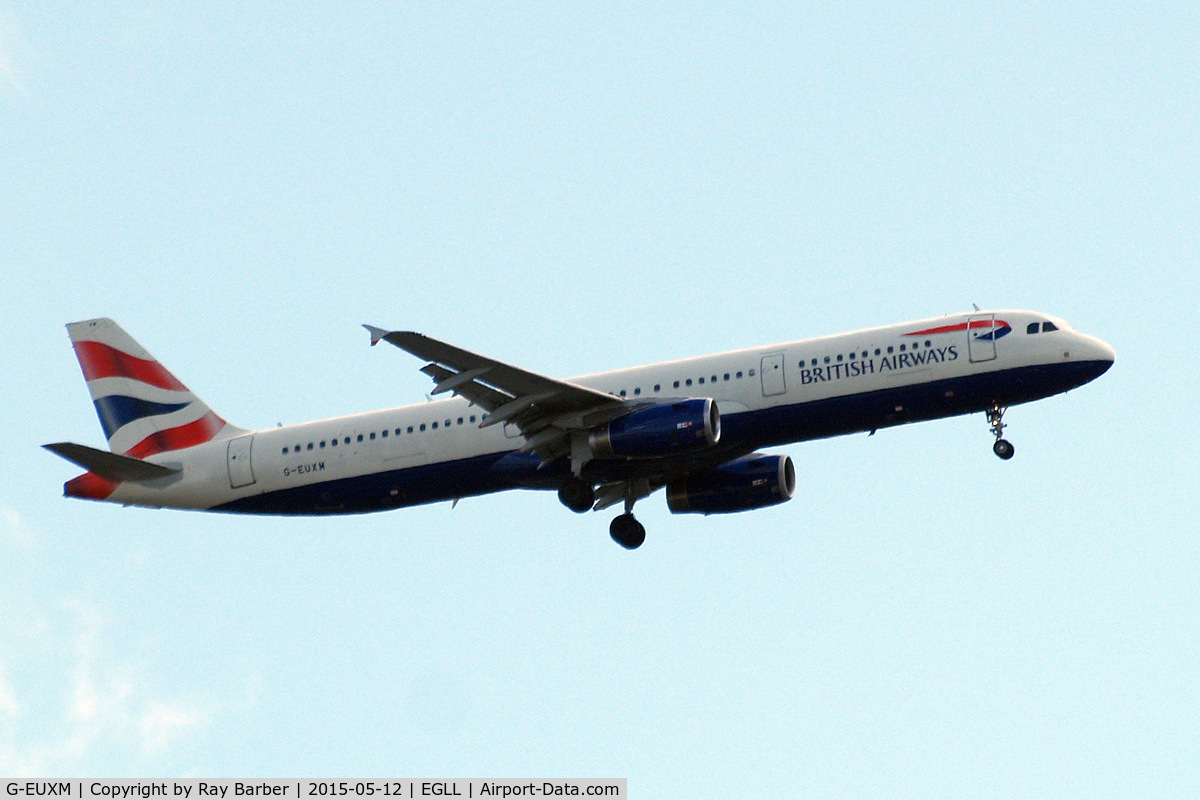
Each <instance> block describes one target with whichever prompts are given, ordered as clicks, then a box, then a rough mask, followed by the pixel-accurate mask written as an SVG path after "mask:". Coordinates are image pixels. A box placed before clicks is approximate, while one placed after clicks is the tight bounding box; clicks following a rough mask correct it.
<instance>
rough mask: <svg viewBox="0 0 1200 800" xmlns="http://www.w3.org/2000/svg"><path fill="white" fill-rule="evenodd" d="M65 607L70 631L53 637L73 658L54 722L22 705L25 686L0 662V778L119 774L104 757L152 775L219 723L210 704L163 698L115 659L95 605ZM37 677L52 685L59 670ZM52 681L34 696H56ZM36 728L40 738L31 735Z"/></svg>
mask: <svg viewBox="0 0 1200 800" xmlns="http://www.w3.org/2000/svg"><path fill="white" fill-rule="evenodd" d="M65 606H66V609H67V610H68V611H69V612H70V617H71V620H72V626H71V629H70V630H69V631H62V632H61V633H60V631H59V630H53V629H52V630H51V631H50V632H49V635H51V636H54V635H61V636H62V639H63V643H64V645H65V647H64V648H63V650H66V651H68V652H70V653H71V662H70V664H69V666H68V668H67V669H66V670H65V671H63V673H62V674H63V676H64V678H65V680H63V681H62V682H61V683H60V684H59V709H60V714H59V717H58V719H57V720H54V721H53V724H50V725H46V724H44V721H42V720H33V719H31V718H30V717H31V712H29V711H27V707H28V706H30V705H32V704H31V703H23V702H22V694H21V693H22V690H23V689H24V688H25V687H22V685H21V684H20V683H19V682H17V683H14V682H13V681H11V680H10V679H9V671H8V670H7V668H6V665H5V664H4V663H3V662H0V773H7V774H15V775H19V776H35V775H53V774H59V775H61V774H68V773H72V774H83V773H85V772H90V773H101V772H108V771H112V769H111V767H109V768H105V767H104V765H103V764H101V763H99V762H98V761H97V759H98V758H104V759H108V758H113V757H118V758H122V759H123V760H124V763H122V764H121V766H122V767H125V768H128V767H129V765H130V764H135V763H140V764H141V765H142V767H141V768H144V769H146V770H151V771H153V770H154V768H155V761H156V759H159V758H160V757H162V756H164V755H166V754H168V753H169V752H170V751H171V750H172V749H173V748H176V747H177V746H179V745H181V744H183V743H185V742H186V741H187V740H188V738H189V737H190V736H193V735H195V734H197V733H198V732H200V731H203V730H204V729H206V728H207V727H208V726H209V725H210V724H211V723H212V719H213V716H214V713H213V711H212V710H211V708H210V706H211V704H206V703H205V702H203V701H202V700H200V699H197V698H195V697H189V698H186V699H183V700H181V699H179V698H178V697H164V696H162V692H160V691H156V688H155V687H153V686H152V685H151V683H150V681H149V680H147V678H146V677H145V676H144V675H143V674H141V673H140V672H137V671H135V670H134V669H133V668H131V667H130V666H129V665H127V664H125V663H122V662H120V661H118V660H116V659H114V658H112V657H110V656H109V655H108V653H107V652H106V651H105V648H104V646H103V645H104V640H103V630H104V627H105V620H104V618H103V616H102V615H101V614H100V612H99V611H98V610H97V609H96V608H95V607H94V606H92V605H90V604H88V603H86V602H83V601H79V600H75V601H71V602H69V603H67V604H65ZM55 627H59V626H55ZM59 652H62V651H61V650H60V651H59ZM35 666H38V667H40V666H41V665H35ZM31 672H33V673H39V675H40V678H41V679H43V681H45V679H46V676H47V675H52V674H53V673H54V672H55V670H52V669H44V670H43V669H40V668H39V669H34V670H31ZM53 683H54V682H53V680H52V679H51V680H50V681H49V686H48V684H47V683H46V682H43V683H41V684H39V685H38V686H36V687H34V691H38V692H42V693H45V692H46V691H53ZM30 730H34V731H38V734H37V735H36V736H30V735H29V731H30Z"/></svg>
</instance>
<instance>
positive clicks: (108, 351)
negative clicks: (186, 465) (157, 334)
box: [67, 319, 242, 459]
mask: <svg viewBox="0 0 1200 800" xmlns="http://www.w3.org/2000/svg"><path fill="white" fill-rule="evenodd" d="M67 332H68V333H69V334H70V336H71V344H72V345H73V346H74V348H75V356H76V357H77V358H78V359H79V366H80V367H81V368H82V369H83V377H84V378H85V379H86V380H87V386H88V392H90V393H91V395H92V403H93V405H95V407H96V414H97V416H99V417H100V426H101V427H102V428H103V429H104V435H105V437H106V438H107V439H108V448H109V450H111V451H112V452H114V453H118V454H120V455H124V456H129V457H131V458H137V459H144V458H146V457H147V456H152V455H157V454H158V453H164V452H167V451H170V450H181V449H183V448H185V447H193V446H195V445H198V444H203V443H204V442H208V441H211V440H212V439H215V438H225V437H228V436H232V435H236V434H237V433H241V432H242V431H241V430H240V429H238V428H236V427H233V426H230V425H229V424H228V423H226V422H225V420H223V419H221V418H220V417H219V416H217V415H216V413H214V412H213V410H212V409H211V408H209V407H208V405H207V404H205V402H204V401H203V400H201V399H200V398H198V397H196V395H194V394H192V392H191V390H189V389H188V388H187V387H186V386H184V385H183V384H182V383H181V382H180V381H179V379H178V378H176V377H175V376H174V375H172V374H171V373H170V372H169V371H168V370H167V369H166V368H165V367H163V365H162V364H160V363H158V361H156V360H155V359H154V357H153V356H152V355H150V354H149V353H148V352H146V350H145V349H144V348H143V347H142V346H141V345H139V344H138V343H137V342H136V341H134V339H133V337H132V336H130V335H129V334H127V333H126V332H125V331H124V330H122V329H121V326H119V325H117V323H115V322H113V321H112V320H111V319H91V320H85V321H84V322H73V323H71V324H70V325H68V326H67Z"/></svg>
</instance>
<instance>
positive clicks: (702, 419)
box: [588, 398, 721, 458]
mask: <svg viewBox="0 0 1200 800" xmlns="http://www.w3.org/2000/svg"><path fill="white" fill-rule="evenodd" d="M720 439H721V413H720V412H719V411H718V410H717V404H716V403H715V402H713V400H712V399H711V398H696V399H692V400H680V401H678V402H675V403H660V404H659V405H654V406H648V407H646V408H639V409H638V410H637V411H631V412H630V413H628V414H625V415H624V416H621V417H617V418H616V419H614V420H613V421H612V422H610V423H608V424H607V425H604V426H602V427H601V428H599V429H597V430H594V431H592V432H591V433H590V434H589V435H588V444H589V445H591V448H592V454H593V455H594V456H596V457H597V458H613V457H622V458H660V457H662V456H672V455H678V454H681V453H691V452H694V451H696V450H703V449H704V448H706V447H710V446H712V445H714V444H716V443H717V442H718V441H720Z"/></svg>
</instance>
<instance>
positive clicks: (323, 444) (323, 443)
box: [321, 441, 325, 450]
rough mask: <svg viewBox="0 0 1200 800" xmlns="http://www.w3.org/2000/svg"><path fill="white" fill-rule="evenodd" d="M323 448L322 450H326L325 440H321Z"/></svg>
mask: <svg viewBox="0 0 1200 800" xmlns="http://www.w3.org/2000/svg"><path fill="white" fill-rule="evenodd" d="M321 449H322V450H324V449H325V442H324V441H322V442H321Z"/></svg>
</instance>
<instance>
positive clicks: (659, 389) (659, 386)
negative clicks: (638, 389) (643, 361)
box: [654, 383, 662, 392]
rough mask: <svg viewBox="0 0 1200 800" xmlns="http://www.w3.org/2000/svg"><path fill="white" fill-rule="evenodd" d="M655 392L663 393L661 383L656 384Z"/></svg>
mask: <svg viewBox="0 0 1200 800" xmlns="http://www.w3.org/2000/svg"><path fill="white" fill-rule="evenodd" d="M654 391H656V392H660V391H662V384H661V383H656V384H654Z"/></svg>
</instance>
